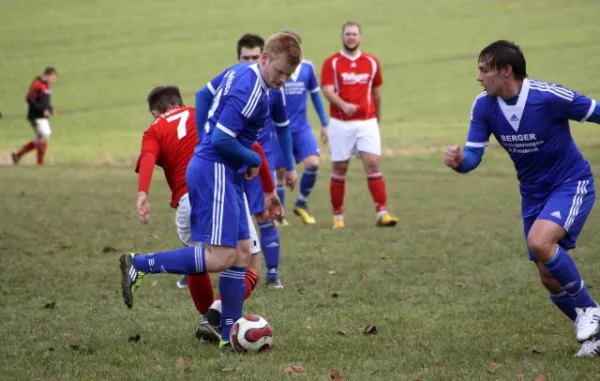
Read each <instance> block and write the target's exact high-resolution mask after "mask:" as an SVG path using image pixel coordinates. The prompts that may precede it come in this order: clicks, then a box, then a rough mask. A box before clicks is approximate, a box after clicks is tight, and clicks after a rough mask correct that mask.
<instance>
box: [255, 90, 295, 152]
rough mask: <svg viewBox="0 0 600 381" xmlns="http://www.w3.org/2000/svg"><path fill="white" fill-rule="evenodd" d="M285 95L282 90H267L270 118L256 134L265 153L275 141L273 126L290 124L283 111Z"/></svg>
mask: <svg viewBox="0 0 600 381" xmlns="http://www.w3.org/2000/svg"><path fill="white" fill-rule="evenodd" d="M285 103H286V102H285V95H284V93H283V90H281V89H279V90H273V89H271V90H270V91H269V108H270V111H271V118H269V120H268V121H267V125H266V126H265V128H263V129H262V130H261V131H260V133H259V134H258V143H259V144H260V145H261V146H262V147H263V150H264V151H265V153H268V152H271V151H272V149H273V148H272V145H273V144H278V143H277V140H275V139H277V134H276V131H275V128H277V127H287V126H289V124H290V121H289V120H288V117H287V114H286V111H285Z"/></svg>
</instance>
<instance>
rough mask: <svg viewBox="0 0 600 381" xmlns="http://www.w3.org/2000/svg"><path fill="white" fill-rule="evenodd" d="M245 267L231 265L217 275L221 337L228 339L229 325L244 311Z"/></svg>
mask: <svg viewBox="0 0 600 381" xmlns="http://www.w3.org/2000/svg"><path fill="white" fill-rule="evenodd" d="M245 276H246V268H244V267H231V268H230V269H229V270H225V271H223V272H222V273H221V276H220V277H219V292H220V293H221V337H222V338H223V340H225V341H229V340H230V338H229V336H230V334H231V327H232V326H233V324H234V323H235V322H236V321H237V320H238V319H239V318H241V317H242V315H243V311H244V294H245V293H246V284H245V283H244V277H245Z"/></svg>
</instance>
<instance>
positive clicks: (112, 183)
mask: <svg viewBox="0 0 600 381" xmlns="http://www.w3.org/2000/svg"><path fill="white" fill-rule="evenodd" d="M224 5H226V6H225V7H223V6H224ZM599 13H600V3H598V2H593V1H589V0H572V1H568V2H567V1H559V0H528V1H527V2H523V1H515V0H505V1H502V2H492V1H482V0H455V1H452V2H450V1H442V0H430V1H427V2H414V1H405V0H396V1H394V0H372V1H371V2H369V3H367V2H360V1H357V0H347V1H341V0H330V1H314V0H312V1H302V2H290V1H281V2H274V1H266V0H265V1H245V2H243V1H239V0H235V1H230V2H222V1H221V2H217V1H204V2H193V1H183V2H180V3H174V4H170V3H165V2H159V1H139V0H138V1H130V2H118V1H115V0H107V1H104V2H100V1H94V2H87V3H86V2H77V1H74V0H58V1H54V2H50V1H42V0H34V1H30V2H27V3H18V2H8V1H6V2H1V3H0V52H1V53H0V54H1V58H0V84H1V86H0V111H1V112H2V113H3V118H2V119H0V162H1V163H4V164H8V163H9V153H10V152H11V151H12V150H14V149H15V148H18V147H19V146H20V145H21V144H23V143H24V142H25V141H26V140H27V139H30V138H31V131H30V128H29V127H28V125H27V124H26V121H25V120H24V113H25V104H24V102H23V98H24V94H25V92H26V88H27V85H28V84H29V82H30V80H31V79H32V77H33V75H35V74H36V73H38V72H39V71H40V70H41V69H42V68H43V67H44V66H45V65H47V64H54V65H56V67H57V68H58V70H59V75H60V77H59V81H58V82H57V84H56V86H55V88H54V93H53V103H54V105H55V107H56V109H57V110H58V113H59V114H58V116H57V117H56V118H54V119H53V120H52V128H53V136H52V140H51V144H50V148H49V153H48V162H49V164H50V165H48V166H46V167H36V166H32V165H28V163H31V162H32V160H33V158H32V157H29V158H26V159H25V160H24V164H23V165H21V166H19V167H11V166H9V165H6V166H0V332H1V334H0V369H1V371H0V380H2V381H3V380H7V381H8V380H94V381H95V380H142V379H143V380H198V379H203V380H229V379H240V380H287V379H289V380H292V379H299V380H300V379H306V380H327V379H331V378H330V377H331V376H330V375H331V373H332V370H333V369H336V370H337V371H339V373H340V374H341V376H342V377H343V379H344V380H422V381H425V380H427V381H429V380H487V379H490V380H534V379H535V380H537V381H541V380H597V379H598V374H599V372H600V363H599V362H598V360H597V359H589V360H583V361H582V360H576V359H574V358H573V357H572V355H573V354H574V353H575V352H576V351H577V349H578V345H577V343H576V342H575V339H574V330H573V327H572V325H571V323H570V322H569V321H567V319H566V318H564V317H563V316H562V315H561V314H560V313H559V312H558V311H557V310H556V309H555V308H554V307H553V306H552V305H551V304H550V303H549V302H548V296H547V293H546V292H545V291H544V290H543V288H542V286H541V285H540V284H539V281H538V280H537V273H536V270H535V268H534V266H532V265H531V264H530V263H529V261H528V260H527V257H526V250H525V247H524V238H523V237H522V227H521V221H520V217H519V216H520V214H519V213H520V210H519V205H520V204H519V195H518V188H517V182H516V179H515V176H514V170H513V168H512V165H511V163H510V162H509V160H508V158H507V157H506V154H505V153H504V152H501V150H500V149H498V147H497V145H493V146H492V148H491V149H490V150H489V152H488V153H487V154H486V157H485V158H484V163H483V164H482V166H481V167H480V168H479V169H478V170H477V171H476V172H474V173H472V174H470V175H468V176H459V175H456V174H454V173H452V172H451V171H449V170H447V169H446V168H444V167H443V165H442V163H441V155H440V150H441V147H443V146H444V145H446V144H451V143H461V142H463V141H464V136H465V134H466V129H467V126H468V116H469V109H470V107H471V104H472V101H473V98H474V97H475V95H476V94H477V93H478V92H479V91H480V88H479V87H478V84H477V83H476V81H475V75H476V57H477V54H478V52H479V50H480V49H481V48H482V47H483V46H484V45H485V44H487V43H489V42H490V41H492V40H495V39H499V38H507V39H514V40H516V41H517V42H518V43H520V44H521V45H522V47H523V49H524V51H525V54H526V57H527V58H528V64H529V65H528V66H529V67H528V69H529V70H528V71H529V74H530V76H531V77H533V78H541V79H545V80H548V81H554V82H558V83H562V84H565V85H568V86H569V87H572V88H574V89H577V90H578V91H580V92H582V93H585V94H587V95H589V96H592V97H595V98H596V99H598V98H600V85H599V84H598V82H597V81H595V78H597V73H598V71H599V69H600V64H599V63H598V61H597V57H598V54H599V53H600V48H599V46H600V37H598V36H600V33H599V32H600V24H599V23H598V17H597V15H598V14H599ZM257 15H264V16H265V18H266V19H265V20H263V21H261V22H259V18H258V16H257ZM347 18H351V19H358V20H360V21H361V22H362V23H363V31H364V40H363V47H364V50H365V51H368V52H372V53H374V54H377V55H378V56H379V58H380V61H381V63H382V65H383V75H384V80H385V85H384V88H383V97H384V101H383V114H384V121H383V124H382V134H383V138H384V151H385V158H384V163H383V171H384V175H385V178H386V181H387V183H388V194H389V199H390V202H389V208H390V209H391V210H392V211H393V212H394V213H395V214H397V215H398V216H399V217H400V218H401V220H402V221H401V223H400V225H399V226H397V227H396V228H395V229H389V230H380V229H376V228H375V227H374V222H375V221H374V213H373V206H372V202H371V199H370V195H369V194H368V192H367V187H366V181H365V179H364V175H363V174H362V171H361V169H360V167H359V163H358V162H353V164H352V165H353V167H352V170H351V172H350V174H349V180H348V181H349V185H348V186H347V196H346V205H347V207H346V224H347V228H346V229H345V230H343V231H332V230H331V229H330V219H331V213H330V206H329V194H328V175H329V168H328V164H327V159H326V156H325V158H324V159H325V163H324V164H323V165H322V171H321V173H320V177H319V182H318V183H317V187H316V189H315V191H314V194H313V197H312V199H311V207H312V210H313V211H314V212H315V215H316V218H317V221H318V224H317V225H315V226H312V227H307V226H302V225H301V224H300V223H299V221H297V220H295V219H292V220H291V222H292V223H293V225H292V226H290V227H288V228H284V229H282V230H281V234H282V246H283V248H282V250H283V251H282V265H281V273H282V277H283V278H282V280H283V282H284V285H285V289H284V290H281V291H273V290H268V289H266V287H264V285H263V284H262V283H261V285H260V286H259V287H258V288H257V289H256V291H255V293H254V294H253V296H252V298H251V299H250V300H249V301H248V302H247V304H246V308H245V311H246V312H253V313H261V312H266V313H268V319H269V321H270V323H271V324H272V325H273V327H274V329H275V335H276V337H275V340H276V349H275V350H273V351H272V352H270V353H268V354H263V355H259V356H241V355H240V356H238V355H221V354H220V353H219V352H218V350H217V349H216V348H214V347H212V346H209V345H203V344H199V343H197V342H196V339H195V337H194V335H193V330H194V327H195V324H196V319H197V316H196V315H197V313H196V312H195V311H194V309H193V305H192V303H191V300H190V298H189V296H188V294H187V292H186V291H183V290H179V289H177V288H176V287H175V280H176V277H175V276H170V275H161V276H156V277H154V278H153V279H149V280H148V281H147V282H146V283H144V284H143V285H142V288H141V289H140V293H139V297H138V299H137V301H136V306H135V308H134V309H133V310H127V309H126V308H125V306H124V305H123V302H122V299H121V297H120V286H119V272H118V262H117V258H118V256H119V254H120V252H121V251H131V250H136V251H141V252H144V251H160V250H167V249H171V248H175V247H178V246H179V245H180V244H179V242H178V240H177V238H176V233H175V228H174V223H173V219H174V211H173V210H172V209H171V208H169V206H168V201H169V192H168V189H167V186H166V184H165V183H164V180H163V178H162V173H161V171H160V170H157V172H156V174H155V176H154V181H153V186H152V187H153V188H152V194H151V200H152V202H153V204H152V207H153V209H152V213H153V215H152V221H151V224H150V225H148V226H141V225H140V224H139V223H138V222H137V219H136V216H135V192H136V176H135V173H134V172H133V168H132V162H133V160H134V159H135V157H136V153H137V151H138V149H139V144H140V137H141V132H142V131H143V130H144V129H145V128H146V127H147V125H148V124H149V123H150V121H151V119H150V114H149V113H148V112H147V109H146V105H145V97H146V95H147V92H148V91H149V90H150V89H151V88H152V87H153V86H155V85H157V84H161V83H165V82H168V83H176V84H178V85H179V86H180V87H181V88H182V89H183V91H184V92H185V94H186V97H185V98H186V100H187V101H188V102H189V103H190V104H191V103H192V94H193V92H194V91H195V90H196V89H198V88H199V87H200V86H202V85H203V84H204V83H206V81H207V80H208V79H210V78H211V76H212V75H214V74H216V73H217V72H218V71H219V70H221V69H222V68H224V67H225V66H227V65H229V64H231V63H232V62H233V61H234V60H235V49H234V42H235V40H236V39H237V38H238V37H239V36H240V35H241V34H242V33H245V32H257V33H261V34H263V35H265V36H268V35H269V34H271V33H274V32H276V31H279V30H281V29H284V28H285V29H295V30H298V31H299V32H300V33H301V34H302V36H303V40H304V41H305V43H304V49H305V53H306V56H307V58H308V59H310V60H312V61H314V62H315V65H316V66H317V67H320V65H321V62H322V60H323V59H324V58H325V57H326V56H327V55H328V54H331V53H332V52H334V51H335V50H337V49H339V47H340V45H339V44H340V42H339V26H340V25H341V23H342V22H343V21H344V20H345V19H347ZM311 118H312V120H313V121H316V118H315V117H314V115H312V111H311ZM573 131H574V135H575V137H576V140H577V141H578V143H579V146H580V148H581V150H582V151H583V152H584V154H585V155H586V156H587V157H588V159H589V160H590V162H591V163H592V166H593V168H595V169H597V168H600V153H599V152H598V147H600V134H599V131H598V126H594V125H579V124H573ZM322 149H323V150H324V151H325V153H326V151H327V150H326V147H322ZM293 198H294V195H292V194H288V200H289V201H288V203H287V206H288V207H291V202H292V200H293ZM599 226H600V217H599V215H598V214H597V213H593V214H592V216H591V217H590V219H589V222H588V225H587V227H586V229H585V230H584V232H583V234H582V236H581V237H580V241H579V247H578V249H577V250H576V251H574V256H575V257H576V260H577V262H578V264H579V265H580V268H581V269H582V273H583V276H584V278H585V279H586V280H587V283H588V284H589V287H590V288H591V292H592V294H593V295H596V297H598V296H597V295H598V294H597V293H598V292H599V291H600V287H599V284H598V281H599V279H600V263H599V262H598V261H597V260H596V258H597V251H596V248H597V247H598V246H599V245H600V236H599V235H598V234H595V233H596V232H597V230H598V228H599ZM334 294H336V295H337V297H334V296H333V295H334ZM367 325H375V326H376V327H377V334H376V335H364V334H363V333H362V330H363V328H364V327H365V326H367ZM135 335H139V336H140V340H139V341H137V342H136V341H130V340H129V339H128V338H130V337H132V336H135ZM292 365H297V366H301V367H303V368H304V370H305V374H300V375H287V374H286V373H285V369H286V368H288V367H290V366H292ZM536 377H537V378H536ZM542 377H543V378H542Z"/></svg>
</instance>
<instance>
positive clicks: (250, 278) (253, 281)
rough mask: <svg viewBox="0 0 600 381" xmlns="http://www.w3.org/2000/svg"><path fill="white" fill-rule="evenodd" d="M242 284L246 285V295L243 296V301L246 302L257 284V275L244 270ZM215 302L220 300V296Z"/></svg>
mask: <svg viewBox="0 0 600 381" xmlns="http://www.w3.org/2000/svg"><path fill="white" fill-rule="evenodd" d="M244 284H245V285H246V294H245V295H244V300H246V299H248V298H249V297H250V295H251V294H252V291H254V289H255V288H256V285H257V284H258V275H257V274H255V273H254V272H252V271H250V270H246V276H245V277H244ZM217 300H221V294H219V295H218V296H217Z"/></svg>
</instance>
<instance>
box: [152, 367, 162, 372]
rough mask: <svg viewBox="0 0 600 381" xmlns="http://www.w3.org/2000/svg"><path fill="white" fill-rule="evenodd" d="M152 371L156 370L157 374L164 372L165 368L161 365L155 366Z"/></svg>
mask: <svg viewBox="0 0 600 381" xmlns="http://www.w3.org/2000/svg"><path fill="white" fill-rule="evenodd" d="M152 369H154V370H155V371H156V372H162V370H163V367H162V366H160V365H154V366H153V367H152Z"/></svg>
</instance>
